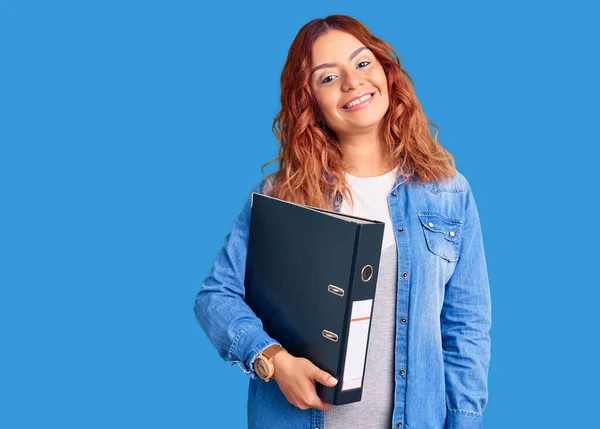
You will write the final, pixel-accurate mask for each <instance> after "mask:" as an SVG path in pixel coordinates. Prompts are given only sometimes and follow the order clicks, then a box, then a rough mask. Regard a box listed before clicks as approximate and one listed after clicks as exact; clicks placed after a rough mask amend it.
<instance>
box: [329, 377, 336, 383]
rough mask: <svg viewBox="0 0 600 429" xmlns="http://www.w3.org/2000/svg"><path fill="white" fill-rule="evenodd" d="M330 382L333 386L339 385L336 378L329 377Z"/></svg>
mask: <svg viewBox="0 0 600 429" xmlns="http://www.w3.org/2000/svg"><path fill="white" fill-rule="evenodd" d="M329 382H330V383H331V384H337V382H338V381H337V380H336V379H335V378H333V377H329Z"/></svg>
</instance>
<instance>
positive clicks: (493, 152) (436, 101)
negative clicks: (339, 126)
mask: <svg viewBox="0 0 600 429" xmlns="http://www.w3.org/2000/svg"><path fill="white" fill-rule="evenodd" d="M591 3H592V2H589V3H588V4H586V3H582V2H573V1H571V2H569V3H567V2H566V1H563V2H522V1H520V2H517V1H502V2H494V3H487V4H485V5H484V4H483V2H460V3H459V4H457V2H431V1H428V2H406V1H403V2H398V1H397V2H390V3H389V4H384V3H376V2H367V3H365V2H357V3H356V4H352V3H349V2H338V3H336V2H315V1H303V2H301V3H296V4H288V3H283V2H282V3H271V4H267V3H266V2H261V3H255V2H249V3H240V4H234V3H230V2H217V3H215V4H204V5H201V2H199V1H195V2H194V1H169V2H167V1H163V2H157V1H136V2H134V1H118V2H116V1H87V2H76V1H71V2H67V1H54V2H36V3H33V2H28V1H18V2H17V1H2V2H0V143H1V153H0V186H1V188H0V190H1V204H2V205H1V209H0V214H1V216H2V221H1V224H0V225H1V228H2V229H1V237H0V246H1V255H0V256H1V259H0V264H1V272H0V273H1V278H0V281H1V289H0V290H1V296H0V323H1V325H0V335H1V346H0V347H1V349H0V359H1V360H2V363H1V365H0V427H2V428H7V429H8V428H10V429H16V428H41V427H60V428H64V429H66V428H103V429H104V428H137V427H144V428H208V427H219V428H220V427H228V428H243V427H245V425H246V395H247V385H248V378H247V376H245V375H244V374H243V373H242V372H241V371H240V370H239V369H238V367H237V366H233V367H232V366H230V365H229V364H228V363H226V362H224V361H223V360H222V359H221V358H220V357H219V356H218V354H217V352H216V350H215V349H214V347H213V346H212V344H211V343H210V342H209V341H208V339H207V337H206V335H205V334H204V332H203V331H202V330H201V328H200V326H199V324H198V323H197V321H196V319H195V317H194V314H193V310H192V308H193V303H194V297H195V294H196V293H197V291H198V290H199V288H200V285H201V282H202V280H203V278H204V277H205V276H206V275H207V273H208V270H209V269H210V267H211V265H212V262H213V259H214V257H215V256H216V254H217V252H218V251H219V250H220V248H221V246H222V245H223V243H224V237H225V235H226V234H227V233H228V232H229V230H230V228H231V226H232V224H233V220H234V218H235V217H236V216H237V214H238V213H239V211H240V210H241V207H242V202H243V200H244V198H245V197H246V195H247V194H248V193H249V192H250V190H251V188H252V187H253V186H254V185H255V184H256V183H257V182H258V180H260V178H261V177H262V176H261V173H260V167H261V166H262V165H263V164H264V163H266V162H267V161H269V160H271V159H273V158H274V157H275V156H276V155H277V150H278V143H277V141H276V139H275V137H274V136H273V135H272V133H271V125H272V120H273V117H274V115H275V113H276V112H277V109H278V107H279V75H280V73H281V69H282V67H283V64H284V61H285V58H286V55H287V50H288V48H289V46H290V44H291V42H292V40H293V38H294V37H295V35H296V33H297V31H298V30H299V29H300V28H301V27H302V25H304V24H305V23H306V22H308V21H309V20H311V19H313V18H317V17H325V16H327V15H329V14H334V13H343V14H348V15H351V16H353V17H355V18H357V19H359V20H361V21H362V22H363V23H365V24H366V25H367V26H368V27H369V28H370V29H371V31H372V32H374V33H375V34H376V35H377V36H378V37H381V38H383V39H384V40H386V41H388V42H389V43H390V44H391V45H392V46H393V47H394V48H395V49H396V51H397V52H398V54H399V55H400V59H401V63H402V65H403V67H404V68H405V69H406V70H407V71H408V73H409V74H410V76H411V77H412V78H413V79H414V81H415V85H416V92H417V96H418V97H419V99H420V101H421V103H422V105H423V108H424V110H425V113H426V114H427V116H428V118H429V119H430V120H432V121H433V122H435V123H436V124H437V125H438V126H439V127H440V134H439V135H438V138H439V141H440V143H441V144H442V145H443V146H444V147H446V148H447V149H448V150H449V151H450V152H451V153H453V154H454V156H455V157H456V162H457V167H458V169H459V171H461V172H462V173H463V174H464V175H465V176H466V177H467V179H468V180H469V181H470V183H471V185H472V188H473V190H474V195H475V198H476V201H477V204H478V208H479V212H480V217H481V223H482V227H483V231H484V243H485V249H486V255H487V261H488V269H489V275H490V282H491V292H492V304H493V312H492V313H493V326H492V332H491V335H492V361H491V367H490V377H489V389H490V390H489V403H488V407H487V409H486V411H485V413H484V416H485V418H484V426H485V427H486V428H487V429H493V428H506V427H511V428H538V427H569V428H589V427H592V424H593V423H592V422H594V421H597V419H595V418H594V417H595V413H596V412H597V398H598V395H597V392H598V382H599V381H600V380H599V376H598V374H599V372H598V367H597V364H594V363H593V362H597V360H598V354H597V353H596V350H597V348H596V342H597V340H598V313H599V311H598V304H599V302H600V294H599V288H600V282H599V281H598V266H599V261H598V257H599V255H598V240H599V237H598V213H597V211H596V210H595V207H596V199H597V198H598V190H597V175H596V167H597V163H598V156H599V151H598V145H599V143H600V142H599V138H598V131H597V130H596V126H597V124H598V121H597V118H598V110H599V109H598V107H597V102H598V95H599V91H598V80H597V79H598V76H599V70H598V66H597V60H598V45H597V41H598V40H599V34H598V31H597V30H593V27H596V28H597V19H596V18H597V16H598V11H597V10H595V9H594V8H593V7H592V6H591ZM274 167H275V164H272V165H271V166H270V167H268V168H267V172H272V171H274Z"/></svg>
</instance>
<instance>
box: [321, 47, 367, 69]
mask: <svg viewBox="0 0 600 429" xmlns="http://www.w3.org/2000/svg"><path fill="white" fill-rule="evenodd" d="M363 49H368V48H367V47H366V46H361V47H360V48H358V49H355V50H354V52H352V54H351V55H350V58H348V61H352V59H353V58H354V57H356V56H357V55H358V54H359V53H360V52H361V51H362V50H363ZM335 66H337V64H335V63H323V64H321V65H320V66H316V67H315V68H313V69H312V70H311V71H310V75H311V76H312V74H313V73H314V72H316V71H317V70H320V69H324V68H327V67H335Z"/></svg>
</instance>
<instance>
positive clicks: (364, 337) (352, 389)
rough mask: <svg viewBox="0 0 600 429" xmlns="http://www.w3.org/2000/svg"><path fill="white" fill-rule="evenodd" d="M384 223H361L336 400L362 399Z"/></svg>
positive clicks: (358, 228) (358, 226)
mask: <svg viewBox="0 0 600 429" xmlns="http://www.w3.org/2000/svg"><path fill="white" fill-rule="evenodd" d="M382 240H383V225H381V224H379V225H377V224H359V225H357V228H356V240H355V247H354V260H353V263H352V269H351V271H350V273H351V274H350V279H349V287H348V291H349V296H348V300H347V302H346V311H345V318H346V320H345V321H344V332H343V336H342V338H343V342H342V353H341V356H342V359H341V362H340V367H339V368H338V374H340V376H339V382H338V385H337V386H336V389H335V393H334V398H333V401H334V402H333V403H334V404H336V405H341V404H346V403H350V402H356V401H360V399H361V397H362V386H363V381H364V372H365V367H366V359H367V353H368V339H369V336H370V333H371V317H372V315H373V306H374V303H375V290H376V283H377V275H378V272H379V260H380V256H381V243H382Z"/></svg>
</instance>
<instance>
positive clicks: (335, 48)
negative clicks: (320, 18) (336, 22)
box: [312, 30, 363, 64]
mask: <svg viewBox="0 0 600 429" xmlns="http://www.w3.org/2000/svg"><path fill="white" fill-rule="evenodd" d="M362 46H363V44H362V42H361V41H360V40H358V39H357V38H356V37H354V36H353V35H352V34H349V33H346V32H343V31H339V30H329V31H328V32H327V33H325V34H322V35H321V36H319V37H318V38H317V40H316V41H315V43H314V44H313V47H312V62H313V63H318V62H319V61H320V62H329V61H333V60H335V59H337V58H340V59H346V58H347V57H348V56H349V55H351V54H352V53H353V52H354V51H355V50H356V49H357V48H360V47H362ZM319 64H320V63H319Z"/></svg>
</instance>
